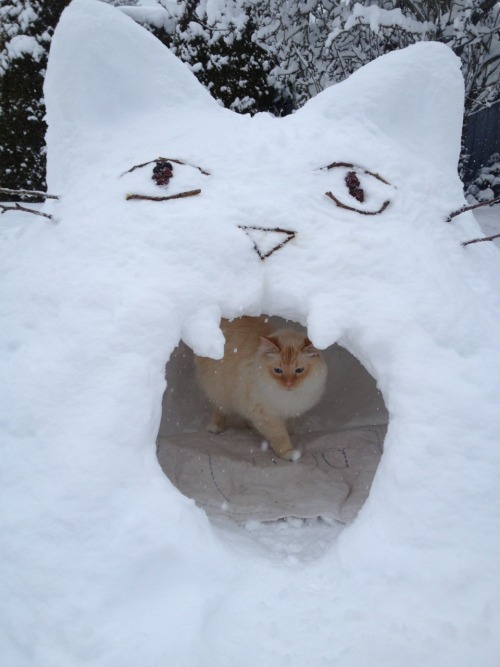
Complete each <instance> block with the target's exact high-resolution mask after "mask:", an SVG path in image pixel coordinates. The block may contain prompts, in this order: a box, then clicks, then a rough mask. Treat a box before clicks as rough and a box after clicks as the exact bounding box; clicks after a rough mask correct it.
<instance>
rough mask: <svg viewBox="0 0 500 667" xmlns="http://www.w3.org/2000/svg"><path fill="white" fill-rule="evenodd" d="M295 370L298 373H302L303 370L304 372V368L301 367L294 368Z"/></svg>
mask: <svg viewBox="0 0 500 667" xmlns="http://www.w3.org/2000/svg"><path fill="white" fill-rule="evenodd" d="M295 372H296V373H298V374H300V373H303V372H304V369H303V368H296V369H295Z"/></svg>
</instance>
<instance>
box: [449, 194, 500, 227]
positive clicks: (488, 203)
mask: <svg viewBox="0 0 500 667" xmlns="http://www.w3.org/2000/svg"><path fill="white" fill-rule="evenodd" d="M499 202H500V197H495V198H494V199H488V201H483V202H479V204H471V205H470V206H467V205H464V206H462V208H459V209H458V210H457V211H453V213H450V215H449V216H448V217H447V218H446V222H450V221H451V219H452V218H455V217H456V216H457V215H461V214H462V213H465V212H466V211H473V210H474V209H476V208H481V206H491V205H492V204H498V203H499Z"/></svg>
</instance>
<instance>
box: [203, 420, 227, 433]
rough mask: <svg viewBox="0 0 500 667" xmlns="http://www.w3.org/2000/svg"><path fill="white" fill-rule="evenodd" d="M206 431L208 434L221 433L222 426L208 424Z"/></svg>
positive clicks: (212, 423)
mask: <svg viewBox="0 0 500 667" xmlns="http://www.w3.org/2000/svg"><path fill="white" fill-rule="evenodd" d="M207 431H208V432H209V433H222V432H223V431H224V426H221V425H220V424H216V423H214V422H210V424H207Z"/></svg>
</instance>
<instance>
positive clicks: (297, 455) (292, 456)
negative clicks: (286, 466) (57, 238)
mask: <svg viewBox="0 0 500 667" xmlns="http://www.w3.org/2000/svg"><path fill="white" fill-rule="evenodd" d="M281 458H282V459H284V460H285V461H291V462H292V463H295V462H296V461H298V460H299V459H301V458H302V452H301V451H300V449H289V450H288V452H285V453H284V454H282V455H281Z"/></svg>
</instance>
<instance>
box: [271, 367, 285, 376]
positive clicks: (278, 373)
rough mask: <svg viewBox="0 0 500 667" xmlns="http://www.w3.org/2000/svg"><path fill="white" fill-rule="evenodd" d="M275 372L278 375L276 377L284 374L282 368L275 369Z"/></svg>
mask: <svg viewBox="0 0 500 667" xmlns="http://www.w3.org/2000/svg"><path fill="white" fill-rule="evenodd" d="M273 371H274V372H275V373H276V375H281V373H283V369H282V368H273Z"/></svg>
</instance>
